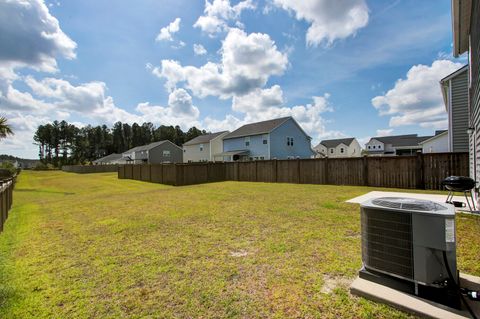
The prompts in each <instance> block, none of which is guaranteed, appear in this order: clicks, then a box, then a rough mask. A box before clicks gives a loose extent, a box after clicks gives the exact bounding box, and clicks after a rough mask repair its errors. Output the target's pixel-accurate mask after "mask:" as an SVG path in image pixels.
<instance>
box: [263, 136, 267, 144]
mask: <svg viewBox="0 0 480 319" xmlns="http://www.w3.org/2000/svg"><path fill="white" fill-rule="evenodd" d="M263 144H268V135H263Z"/></svg>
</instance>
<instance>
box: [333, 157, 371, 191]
mask: <svg viewBox="0 0 480 319" xmlns="http://www.w3.org/2000/svg"><path fill="white" fill-rule="evenodd" d="M326 174H327V176H326V183H327V184H333V185H363V183H364V178H363V174H364V169H363V159H362V158H335V159H328V160H327V163H326Z"/></svg>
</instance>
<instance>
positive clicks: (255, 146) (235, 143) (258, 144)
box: [223, 134, 270, 159]
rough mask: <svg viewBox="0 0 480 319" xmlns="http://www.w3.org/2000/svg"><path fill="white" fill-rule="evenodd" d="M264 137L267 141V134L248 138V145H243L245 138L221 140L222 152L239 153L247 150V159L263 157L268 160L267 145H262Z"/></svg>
mask: <svg viewBox="0 0 480 319" xmlns="http://www.w3.org/2000/svg"><path fill="white" fill-rule="evenodd" d="M264 135H266V136H267V139H268V134H259V135H252V136H249V138H250V145H249V146H246V145H245V137H237V138H229V139H226V140H223V151H224V152H228V151H239V150H248V151H250V154H249V157H252V158H254V157H263V158H264V159H270V157H269V152H268V149H269V143H270V141H268V142H267V144H263V136H264Z"/></svg>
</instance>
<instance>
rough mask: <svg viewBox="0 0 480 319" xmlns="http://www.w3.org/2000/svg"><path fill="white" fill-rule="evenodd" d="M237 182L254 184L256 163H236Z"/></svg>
mask: <svg viewBox="0 0 480 319" xmlns="http://www.w3.org/2000/svg"><path fill="white" fill-rule="evenodd" d="M238 180H239V181H243V182H256V181H257V162H238Z"/></svg>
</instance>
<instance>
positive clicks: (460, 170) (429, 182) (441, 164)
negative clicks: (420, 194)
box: [423, 153, 469, 189]
mask: <svg viewBox="0 0 480 319" xmlns="http://www.w3.org/2000/svg"><path fill="white" fill-rule="evenodd" d="M423 167H424V172H425V174H424V176H425V188H427V189H442V185H441V182H442V180H443V179H444V178H445V177H447V176H452V175H455V176H469V174H468V170H469V167H468V154H463V153H443V154H425V155H424V156H423Z"/></svg>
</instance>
